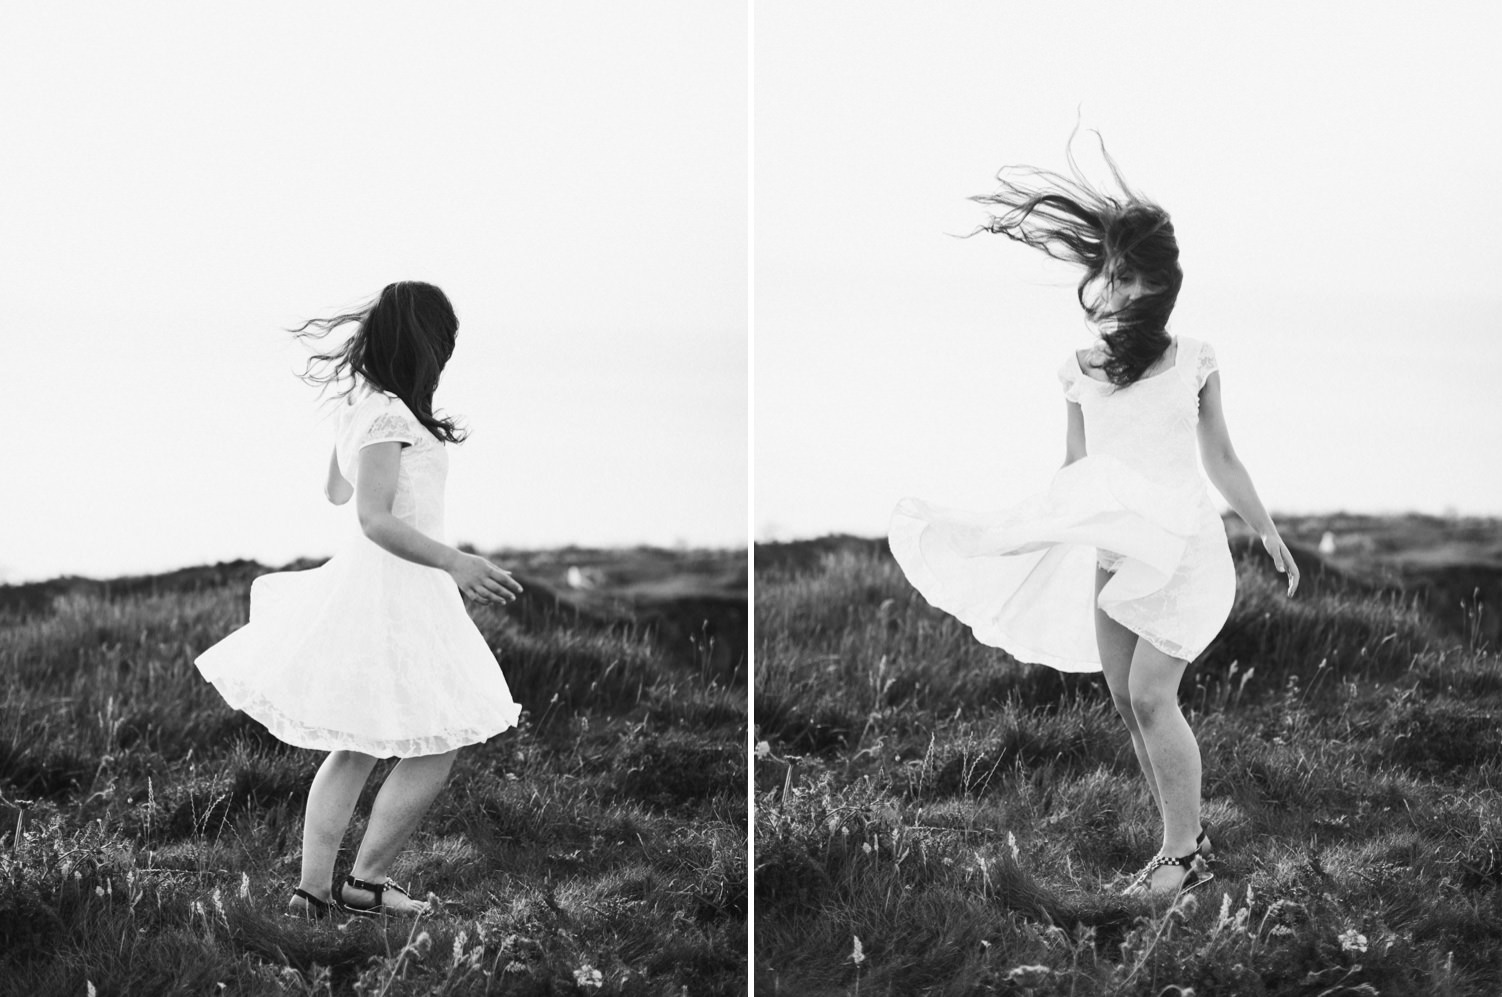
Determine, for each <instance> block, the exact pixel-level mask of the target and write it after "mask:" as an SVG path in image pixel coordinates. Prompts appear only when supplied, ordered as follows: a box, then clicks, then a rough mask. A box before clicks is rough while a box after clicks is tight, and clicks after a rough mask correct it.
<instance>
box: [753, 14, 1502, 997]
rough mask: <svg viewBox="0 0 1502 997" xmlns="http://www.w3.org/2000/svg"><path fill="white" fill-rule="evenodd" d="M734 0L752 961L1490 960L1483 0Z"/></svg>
mask: <svg viewBox="0 0 1502 997" xmlns="http://www.w3.org/2000/svg"><path fill="white" fill-rule="evenodd" d="M756 12H757V13H756V26H755V50H754V58H753V71H754V80H755V83H754V92H755V100H756V103H755V113H754V136H755V141H754V148H753V157H754V163H755V188H754V205H753V215H754V219H753V220H754V228H753V231H754V251H753V273H754V293H753V296H754V302H755V322H754V328H753V353H754V371H755V380H754V385H755V387H754V392H753V396H754V397H753V406H754V432H755V436H754V461H755V466H754V475H753V496H754V497H753V513H752V515H753V530H754V537H755V544H754V548H753V565H754V568H753V592H754V596H753V601H754V612H753V633H754V640H753V645H754V647H753V658H754V666H753V702H752V724H753V739H754V741H755V744H754V749H753V750H754V759H753V763H752V764H753V783H754V786H753V794H754V801H753V803H754V809H755V818H754V834H753V880H754V884H755V906H754V911H753V926H754V956H753V973H754V977H755V992H756V993H757V994H766V995H782V994H785V995H795V994H796V995H800V997H812V995H856V994H859V995H875V994H883V995H886V994H891V995H908V994H926V995H939V994H945V995H955V997H958V995H979V994H1019V995H1022V994H1027V995H1060V997H1062V995H1070V997H1086V995H1122V994H1135V995H1142V997H1164V995H1174V997H1188V995H1190V994H1198V995H1201V997H1204V995H1207V994H1309V995H1313V994H1325V995H1335V994H1352V995H1354V994H1368V995H1376V994H1383V995H1389V994H1493V993H1497V992H1499V990H1502V889H1499V886H1502V858H1499V854H1502V852H1499V842H1502V837H1499V835H1502V801H1499V799H1498V788H1499V782H1502V753H1499V749H1498V744H1499V742H1498V740H1497V736H1496V731H1497V727H1498V718H1499V715H1502V670H1499V661H1498V656H1497V647H1498V641H1499V623H1498V621H1499V613H1502V529H1499V527H1502V520H1499V518H1498V517H1499V515H1502V505H1499V501H1502V471H1499V470H1498V464H1497V461H1496V460H1495V456H1496V455H1497V454H1498V453H1502V401H1499V399H1502V393H1499V392H1498V390H1497V385H1496V375H1497V371H1498V370H1499V368H1502V339H1499V337H1498V333H1499V327H1498V322H1497V315H1498V313H1499V311H1502V297H1499V293H1498V291H1497V289H1496V288H1497V282H1496V281H1495V279H1494V277H1493V272H1494V271H1495V270H1496V267H1497V265H1498V263H1499V262H1502V254H1499V253H1498V251H1497V248H1496V245H1497V239H1496V234H1497V232H1498V231H1499V230H1502V207H1499V202H1498V200H1497V198H1496V197H1495V196H1494V195H1493V191H1494V190H1495V188H1496V187H1497V185H1498V181H1499V180H1502V131H1499V129H1498V127H1497V124H1498V112H1497V98H1498V96H1499V94H1502V85H1499V84H1502V73H1499V71H1498V69H1497V60H1496V59H1495V57H1494V54H1493V53H1492V51H1491V48H1492V44H1491V40H1492V39H1495V38H1497V37H1499V36H1502V17H1499V15H1498V14H1497V12H1496V11H1495V10H1493V9H1492V8H1490V7H1486V6H1483V5H1471V4H1457V5H1442V6H1440V7H1434V6H1420V5H1417V4H1389V5H1360V4H1354V3H1329V4H1305V5H1299V4H1286V3H1273V4H1257V5H1231V6H1227V5H1214V6H1212V5H1191V4H1173V3H1162V4H1160V3H1151V4H1149V3H1128V4H1108V3H1093V2H1092V3H1083V4H1068V5H1045V4H1019V3H960V4H942V5H916V4H895V3H876V4H854V3H815V4H805V3H793V2H788V0H762V2H758V3H757V4H756Z"/></svg>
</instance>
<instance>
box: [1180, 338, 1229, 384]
mask: <svg viewBox="0 0 1502 997" xmlns="http://www.w3.org/2000/svg"><path fill="white" fill-rule="evenodd" d="M1178 344H1179V347H1178V349H1179V352H1178V355H1177V356H1176V357H1175V358H1174V359H1175V366H1177V367H1178V368H1179V370H1180V371H1182V372H1183V373H1184V375H1185V379H1186V380H1188V381H1190V382H1191V383H1192V384H1193V385H1194V387H1195V388H1196V390H1197V389H1199V388H1203V387H1204V386H1205V381H1206V379H1207V378H1209V376H1210V375H1211V374H1213V373H1215V372H1216V371H1217V370H1219V369H1220V364H1219V362H1218V361H1217V360H1216V358H1215V348H1214V347H1212V346H1211V345H1210V344H1209V343H1207V342H1206V341H1205V340H1203V339H1196V338H1193V337H1190V336H1179V337H1178Z"/></svg>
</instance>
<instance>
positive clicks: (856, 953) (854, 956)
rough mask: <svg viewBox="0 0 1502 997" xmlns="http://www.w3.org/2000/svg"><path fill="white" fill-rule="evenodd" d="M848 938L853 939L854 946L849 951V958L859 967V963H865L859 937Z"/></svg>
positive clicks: (864, 955)
mask: <svg viewBox="0 0 1502 997" xmlns="http://www.w3.org/2000/svg"><path fill="white" fill-rule="evenodd" d="M850 937H851V938H853V939H855V946H854V947H853V948H852V949H851V950H850V956H849V958H850V961H851V962H853V963H855V964H856V965H857V966H859V965H860V964H861V963H863V962H865V961H866V952H865V950H864V949H862V948H861V940H860V936H859V935H851V936H850Z"/></svg>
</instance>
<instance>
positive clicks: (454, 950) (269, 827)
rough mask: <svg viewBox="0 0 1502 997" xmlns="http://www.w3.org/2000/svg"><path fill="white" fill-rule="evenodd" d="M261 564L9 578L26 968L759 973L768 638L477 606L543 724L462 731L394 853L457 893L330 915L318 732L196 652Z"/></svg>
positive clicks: (269, 985) (2, 703)
mask: <svg viewBox="0 0 1502 997" xmlns="http://www.w3.org/2000/svg"><path fill="white" fill-rule="evenodd" d="M737 558H738V559H739V560H740V561H741V562H742V563H744V559H745V558H744V554H741V555H733V556H732V555H727V556H726V558H723V559H722V560H724V559H728V560H735V559H737ZM537 566H538V570H539V571H540V572H541V571H542V569H543V568H544V567H545V566H546V559H545V558H541V557H539V558H538V559H537ZM258 570H260V569H259V568H258V567H257V566H254V565H249V566H247V565H227V566H216V567H215V568H211V569H201V570H193V571H188V572H181V573H176V574H175V575H173V576H171V577H162V578H157V579H133V580H126V581H124V582H117V583H114V584H110V585H103V584H94V583H86V582H67V583H60V584H57V585H54V586H52V587H51V589H49V590H47V591H46V592H45V596H44V597H37V596H36V592H35V591H34V587H27V588H26V589H25V590H18V589H10V590H0V597H3V598H0V604H3V605H0V672H3V674H4V675H5V678H6V682H5V691H4V694H3V698H0V796H3V797H5V798H6V799H7V800H8V801H9V802H10V803H17V802H18V801H24V802H23V803H22V806H21V807H20V808H19V809H20V810H24V811H25V816H24V829H23V831H22V833H21V834H20V835H19V836H17V835H16V834H15V826H16V823H17V819H18V808H17V807H15V806H9V805H6V806H0V831H3V842H0V981H3V985H0V991H3V992H17V993H27V994H30V995H46V994H53V993H57V994H63V993H66V994H82V993H84V992H85V990H86V987H87V984H89V983H92V984H93V985H94V987H95V988H96V990H97V992H98V993H100V994H145V993H150V994H171V993H213V992H219V991H218V988H217V984H221V983H222V984H227V987H226V989H225V990H223V991H222V992H225V993H354V992H365V993H376V992H381V993H387V994H428V993H444V994H482V993H496V994H500V993H505V994H541V993H556V992H565V993H574V992H591V993H605V994H674V995H676V994H679V993H680V992H681V990H682V988H683V987H687V988H688V989H689V991H690V992H692V993H695V994H699V993H706V994H734V993H740V992H743V991H744V986H745V982H744V980H745V944H744V939H745V911H746V889H747V880H746V857H745V841H746V808H745V799H744V789H743V787H744V784H745V751H744V743H745V719H746V704H745V693H744V688H745V686H744V678H743V676H744V674H745V673H744V668H745V662H744V660H740V661H729V660H727V659H726V657H725V656H724V655H722V654H718V653H716V652H715V651H714V650H713V649H712V648H710V647H708V646H707V642H706V643H701V644H700V645H699V646H697V647H693V646H690V647H689V648H687V649H684V648H682V647H670V648H667V649H664V647H663V646H662V644H661V642H660V641H659V640H658V639H657V637H656V635H655V634H654V633H652V632H649V631H647V630H645V629H644V628H642V627H639V626H634V625H633V624H632V623H631V617H630V615H629V612H628V608H629V607H626V606H624V605H622V606H617V607H616V611H615V612H614V613H612V614H600V613H594V612H591V611H588V610H587V609H586V610H582V611H581V610H576V609H573V608H572V607H571V606H570V605H569V604H568V603H567V602H565V601H563V600H559V599H554V598H552V596H553V595H554V593H552V592H550V591H549V587H548V585H547V584H546V581H545V580H543V579H542V578H541V577H540V576H539V578H537V579H533V578H531V577H527V578H525V579H524V583H525V584H528V587H529V593H530V594H533V596H534V597H533V598H532V599H531V602H530V604H531V607H532V608H531V609H530V610H528V611H527V612H514V613H508V614H500V613H497V612H494V611H492V610H488V609H477V610H476V611H475V615H476V620H477V622H478V623H479V625H480V628H481V630H482V632H483V633H484V634H485V635H486V637H487V639H488V640H489V641H490V643H491V645H492V647H494V648H495V649H496V651H497V655H498V657H499V658H500V660H501V661H502V663H503V667H504V669H505V672H506V676H507V680H508V682H509V684H510V685H511V688H512V693H513V695H514V696H515V697H516V698H517V699H518V701H520V702H521V703H523V704H524V706H525V707H526V708H527V713H526V715H525V717H524V724H523V727H522V728H521V729H519V730H516V731H508V732H505V733H503V734H501V735H498V736H497V737H495V738H493V739H492V740H491V741H490V742H488V743H486V744H484V745H481V746H475V747H471V748H467V749H465V750H464V751H461V752H460V755H459V762H458V764H457V766H456V768H455V771H454V774H453V776H452V778H451V780H450V783H449V785H448V787H447V789H446V790H445V791H444V793H442V794H441V795H440V796H439V798H438V801H437V803H436V804H435V806H434V809H433V811H432V812H431V813H430V815H429V816H428V818H427V820H426V821H425V822H424V824H423V825H422V826H421V827H420V828H419V831H418V833H417V835H416V836H415V837H414V839H413V841H412V843H411V844H410V846H409V848H408V850H407V851H406V853H405V854H404V856H403V858H402V859H401V860H400V862H399V867H398V868H397V869H396V870H395V871H394V875H395V878H396V879H397V880H398V881H401V882H403V883H406V884H408V885H410V886H411V887H412V888H413V890H414V893H418V894H419V895H420V891H423V890H432V891H434V892H435V893H437V894H438V895H439V896H441V897H442V898H443V908H442V913H441V914H440V915H439V916H436V917H432V918H425V919H422V920H420V921H418V922H417V923H416V924H415V928H416V933H411V934H409V932H411V930H412V929H413V927H414V924H413V923H412V922H397V921H392V922H390V923H389V924H385V923H381V922H378V921H359V920H357V921H353V922H350V923H347V924H344V925H333V924H329V925H305V924H302V923H298V922H294V921H292V920H290V919H286V918H284V917H282V916H281V915H280V911H281V909H282V907H283V905H284V898H285V895H286V891H287V889H289V888H290V885H293V884H295V882H296V879H297V870H298V856H299V850H300V834H301V808H302V804H303V801H304V799H305V796H306V792H307V786H308V781H309V779H310V778H311V775H312V772H313V770H314V768H315V767H316V765H317V763H318V760H319V757H320V756H319V755H317V754H316V753H314V752H308V751H302V750H298V749H293V748H289V747H287V746H285V745H283V744H281V743H280V742H278V741H276V740H275V739H273V738H271V737H270V736H269V735H268V734H267V733H266V732H265V731H264V729H262V728H261V727H259V725H257V724H255V723H254V722H252V721H250V720H248V719H247V718H245V717H244V716H243V715H242V714H239V713H236V712H234V711H231V710H230V709H229V708H228V707H226V706H225V705H224V703H223V701H222V700H221V699H220V698H219V696H218V694H217V693H216V692H215V691H214V690H213V688H212V687H210V686H209V685H207V684H206V683H204V682H203V681H202V680H201V679H200V678H199V676H198V674H197V671H196V669H194V667H193V665H192V659H193V656H194V655H195V654H196V653H197V652H198V651H199V650H201V649H202V648H204V647H206V646H208V645H209V644H211V643H213V642H214V641H215V640H217V639H219V638H220V637H221V636H223V635H224V634H225V633H227V632H228V631H229V630H231V629H233V628H234V627H235V626H237V625H239V624H240V623H241V622H243V619H244V613H245V588H246V585H247V584H248V581H249V578H250V577H252V576H253V575H254V574H255V573H257V572H258ZM731 570H732V571H733V568H732V569H731ZM742 570H743V569H742ZM542 573H544V574H545V572H542ZM742 591H743V592H744V590H742ZM742 598H744V596H743V597H742ZM539 607H540V608H539ZM742 612H743V613H744V610H743V611H742ZM678 625H679V626H681V627H682V628H684V629H691V628H692V623H691V621H688V620H683V621H679V623H678ZM734 637H735V635H734V634H733V633H729V634H722V635H721V637H720V639H721V641H722V642H725V641H729V642H731V643H733V642H734ZM739 639H740V640H741V642H742V644H743V643H744V639H745V638H744V635H741V636H740V638H739ZM737 676H739V678H738V677H737ZM389 764H390V763H385V764H383V766H382V767H381V769H380V770H379V771H378V773H377V775H378V776H379V774H380V772H383V771H384V770H385V767H386V765H389ZM377 785H378V782H377V780H376V779H373V780H371V783H370V785H369V786H368V787H367V792H366V794H365V797H364V798H363V799H362V801H361V804H360V806H359V807H358V808H357V810H356V818H355V823H354V826H353V827H352V828H351V833H350V835H349V837H348V838H347V839H346V849H347V851H346V852H345V853H344V854H343V855H342V856H341V859H340V862H339V865H338V869H337V870H336V874H340V875H342V872H343V871H345V870H347V867H348V864H349V862H350V861H351V859H352V852H351V851H348V849H352V848H353V847H354V845H355V843H356V842H358V840H359V834H360V832H361V831H362V830H363V816H362V815H363V814H365V813H368V811H369V805H370V802H371V799H372V797H373V795H374V789H375V787H376V786H377ZM596 972H598V974H599V975H598V976H596V975H595V973H596ZM580 981H583V985H582V989H581V987H580ZM596 982H598V986H596V985H595V984H596Z"/></svg>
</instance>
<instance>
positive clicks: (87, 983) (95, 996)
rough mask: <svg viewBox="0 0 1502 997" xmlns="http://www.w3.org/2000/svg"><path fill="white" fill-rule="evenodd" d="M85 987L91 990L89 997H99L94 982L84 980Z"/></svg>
mask: <svg viewBox="0 0 1502 997" xmlns="http://www.w3.org/2000/svg"><path fill="white" fill-rule="evenodd" d="M83 982H84V985H85V986H87V987H88V988H89V997H99V991H97V990H95V989H94V981H93V980H84V981H83Z"/></svg>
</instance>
